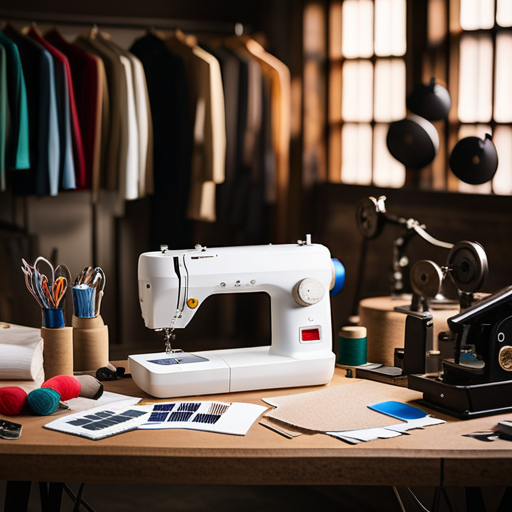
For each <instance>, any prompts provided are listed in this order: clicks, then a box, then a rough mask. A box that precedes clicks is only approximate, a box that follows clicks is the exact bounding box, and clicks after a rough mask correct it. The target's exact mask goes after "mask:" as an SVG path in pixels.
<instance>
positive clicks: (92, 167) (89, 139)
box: [44, 28, 108, 202]
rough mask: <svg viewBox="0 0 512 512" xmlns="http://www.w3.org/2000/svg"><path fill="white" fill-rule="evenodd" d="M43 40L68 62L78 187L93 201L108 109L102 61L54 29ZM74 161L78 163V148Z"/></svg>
mask: <svg viewBox="0 0 512 512" xmlns="http://www.w3.org/2000/svg"><path fill="white" fill-rule="evenodd" d="M44 38H45V39H46V40H47V41H48V42H49V43H50V44H52V45H53V46H54V47H55V48H57V49H58V50H60V51H61V52H62V53H63V54H64V55H65V56H66V57H67V58H68V62H69V67H70V70H71V77H72V82H73V91H74V96H75V104H76V114H77V116H78V122H79V127H80V128H79V130H80V134H81V136H82V145H83V158H84V164H85V166H84V175H83V177H82V175H81V174H80V173H79V178H78V179H77V186H78V187H79V188H86V189H92V190H93V200H94V199H95V198H96V197H97V191H98V188H99V183H100V162H101V160H100V158H101V140H102V110H103V109H105V108H107V109H108V94H107V98H106V105H104V92H103V91H104V87H105V88H106V83H105V68H104V65H103V61H102V60H101V59H99V58H98V57H96V56H93V55H89V54H88V53H87V52H86V51H84V50H83V49H82V48H80V47H79V46H77V45H76V44H73V43H70V42H68V41H67V40H66V39H64V37H63V36H62V35H61V34H60V32H59V31H58V30H57V29H55V28H54V29H51V30H50V31H48V32H47V33H46V34H45V36H44ZM105 128H108V127H105ZM77 157H78V160H80V148H79V147H77ZM78 168H79V169H81V167H78ZM94 202H95V200H94Z"/></svg>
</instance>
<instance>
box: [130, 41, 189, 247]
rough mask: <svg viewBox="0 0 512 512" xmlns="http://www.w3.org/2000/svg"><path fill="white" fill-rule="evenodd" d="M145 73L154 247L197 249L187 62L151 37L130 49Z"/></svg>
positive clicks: (151, 224)
mask: <svg viewBox="0 0 512 512" xmlns="http://www.w3.org/2000/svg"><path fill="white" fill-rule="evenodd" d="M130 52H132V53H133V54H134V55H135V56H136V57H138V58H139V59H140V61H141V63H142V65H143V67H144V73H145V77H146V83H147V89H148V95H149V101H150V107H151V117H152V121H153V170H154V194H153V196H152V197H151V198H150V212H151V222H150V244H151V247H153V248H155V249H156V248H158V247H159V246H160V245H161V244H167V245H168V246H169V248H172V249H182V248H183V247H192V245H193V240H192V226H191V222H190V221H189V220H188V219H187V218H186V215H185V212H186V207H187V199H188V195H189V187H190V163H191V153H192V129H191V119H190V113H189V96H188V93H189V91H188V86H187V78H186V74H185V66H184V62H183V59H182V58H181V57H179V56H177V55H175V54H173V53H172V52H170V51H169V49H168V48H167V47H166V45H165V43H164V41H162V40H161V39H160V38H159V37H157V36H156V35H155V34H153V33H149V32H148V33H147V34H145V35H144V36H143V37H141V38H139V39H137V40H136V41H134V43H133V44H132V46H131V47H130Z"/></svg>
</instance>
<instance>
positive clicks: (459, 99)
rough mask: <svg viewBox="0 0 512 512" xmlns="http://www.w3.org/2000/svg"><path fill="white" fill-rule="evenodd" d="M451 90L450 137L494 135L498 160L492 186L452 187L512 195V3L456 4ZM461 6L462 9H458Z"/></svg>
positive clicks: (464, 0)
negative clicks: (453, 114) (453, 102)
mask: <svg viewBox="0 0 512 512" xmlns="http://www.w3.org/2000/svg"><path fill="white" fill-rule="evenodd" d="M451 3H452V4H453V5H452V8H451V9H450V16H451V20H450V35H449V37H450V47H451V48H452V52H451V53H452V55H453V56H455V59H456V60H455V62H454V63H452V65H451V76H450V84H451V89H450V92H451V94H452V97H454V98H455V99H456V118H452V119H451V123H450V139H451V142H453V141H454V140H455V139H460V138H462V137H467V136H477V137H480V138H483V137H484V136H485V134H486V133H489V134H491V135H492V137H493V142H494V144H495V146H496V149H497V151H498V156H499V164H498V170H497V172H496V175H495V177H494V179H493V180H492V182H489V183H485V184H483V185H479V186H471V185H466V184H464V183H457V182H456V181H454V182H452V187H451V188H453V189H456V190H459V191H462V192H473V193H496V194H506V195H509V194H511V193H512V172H511V169H512V154H511V150H510V148H511V146H512V127H511V126H510V123H512V100H511V98H510V92H509V91H510V86H509V84H510V79H511V78H512V69H511V66H510V62H509V60H510V54H511V52H512V30H511V27H512V2H510V0H459V1H458V2H457V3H455V2H453V0H452V2H451ZM457 4H458V5H457ZM457 7H458V9H457Z"/></svg>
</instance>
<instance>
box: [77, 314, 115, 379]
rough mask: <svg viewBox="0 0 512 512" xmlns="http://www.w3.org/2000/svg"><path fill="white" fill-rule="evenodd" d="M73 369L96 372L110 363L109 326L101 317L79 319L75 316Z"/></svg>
mask: <svg viewBox="0 0 512 512" xmlns="http://www.w3.org/2000/svg"><path fill="white" fill-rule="evenodd" d="M71 325H72V326H73V367H74V370H75V371H77V372H90V371H94V372H95V371H96V370H97V369H98V368H102V367H103V366H107V364H108V363H109V350H108V326H107V325H105V324H104V323H103V319H102V318H101V315H98V316H96V317H94V318H79V317H77V316H74V315H73V318H72V321H71Z"/></svg>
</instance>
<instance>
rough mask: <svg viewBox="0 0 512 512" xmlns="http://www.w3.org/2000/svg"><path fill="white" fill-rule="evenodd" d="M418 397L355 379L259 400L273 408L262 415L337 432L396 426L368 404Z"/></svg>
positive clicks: (292, 423) (296, 425)
mask: <svg viewBox="0 0 512 512" xmlns="http://www.w3.org/2000/svg"><path fill="white" fill-rule="evenodd" d="M420 398H422V394H421V393H419V392H417V391H413V390H410V389H407V388H402V387H398V386H391V385H388V384H382V383H380V382H373V381H369V380H359V381H358V380H355V381H354V382H352V383H350V384H344V385H342V386H334V387H327V388H324V389H321V390H318V391H311V392H307V393H299V394H296V395H288V396H276V397H270V398H264V399H263V400H264V401H265V402H266V403H268V404H269V405H272V406H274V407H276V409H274V410H272V411H269V412H268V413H267V414H265V417H269V418H274V419H276V420H279V421H281V422H284V423H286V424H288V425H290V426H291V427H295V428H299V429H304V430H310V431H313V432H331V431H332V432H338V431H342V430H358V429H363V428H378V427H389V426H390V425H396V424H397V423H400V420H397V419H396V418H391V417H390V416H386V415H384V414H381V413H379V412H376V411H373V410H371V409H369V408H368V405H371V404H375V403H379V402H384V401H386V400H396V401H397V402H403V403H407V402H411V401H413V400H418V399H420ZM411 405H414V406H415V407H417V404H411Z"/></svg>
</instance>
